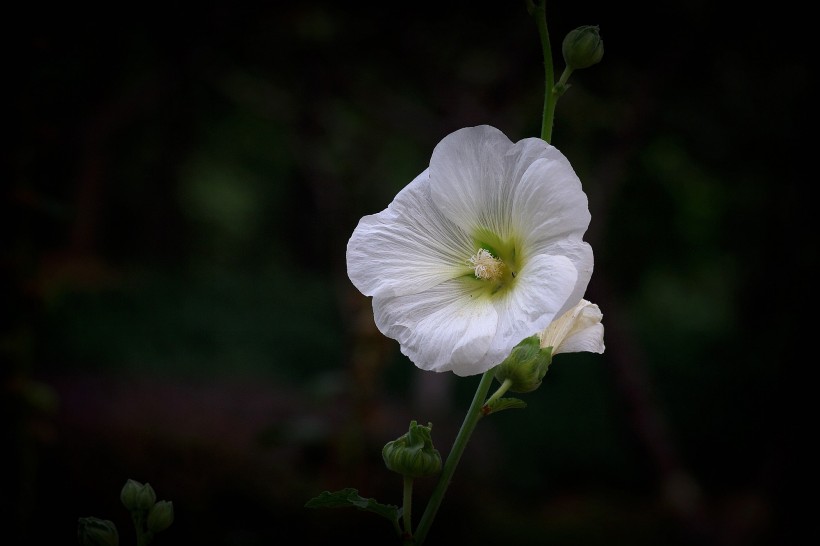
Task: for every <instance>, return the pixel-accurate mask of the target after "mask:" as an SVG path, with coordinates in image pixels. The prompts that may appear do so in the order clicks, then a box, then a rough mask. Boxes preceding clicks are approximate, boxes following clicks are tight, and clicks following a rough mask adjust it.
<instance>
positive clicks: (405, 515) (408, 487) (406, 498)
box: [401, 476, 413, 537]
mask: <svg viewBox="0 0 820 546" xmlns="http://www.w3.org/2000/svg"><path fill="white" fill-rule="evenodd" d="M412 510H413V478H410V477H408V476H404V495H403V498H402V512H401V519H402V521H403V522H404V534H405V536H408V537H411V536H413V516H412Z"/></svg>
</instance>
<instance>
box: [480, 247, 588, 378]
mask: <svg viewBox="0 0 820 546" xmlns="http://www.w3.org/2000/svg"><path fill="white" fill-rule="evenodd" d="M577 277H578V274H577V272H576V270H575V266H574V265H573V264H572V262H571V261H570V260H569V259H568V258H566V257H565V256H548V255H541V256H536V257H534V258H533V259H532V260H530V261H529V263H527V265H526V266H525V267H524V268H523V269H522V270H521V272H520V274H519V275H518V277H517V279H516V285H515V287H514V289H513V290H510V291H509V293H508V294H507V295H506V297H505V298H503V299H502V300H500V301H496V310H497V311H498V316H499V320H498V328H497V331H496V335H495V337H494V338H493V340H492V343H491V345H490V347H489V348H488V350H487V355H486V357H485V358H484V359H483V360H482V361H481V362H480V363H478V364H477V365H476V366H477V368H478V369H480V370H481V371H480V372H476V373H482V372H485V371H487V370H489V369H490V368H493V367H494V366H496V365H498V364H500V363H501V362H502V361H503V360H504V359H505V358H507V356H509V354H510V351H511V350H512V348H513V347H515V346H516V345H518V343H520V342H521V340H522V339H524V338H527V337H530V336H532V335H535V334H537V333H538V332H540V331H541V330H542V329H543V328H544V327H545V326H546V325H547V324H549V323H550V322H552V320H553V319H554V318H555V317H556V316H558V312H559V311H560V309H561V308H562V307H563V305H564V303H565V302H566V300H567V298H568V297H569V295H570V294H571V293H572V291H573V290H574V288H575V285H576V281H577Z"/></svg>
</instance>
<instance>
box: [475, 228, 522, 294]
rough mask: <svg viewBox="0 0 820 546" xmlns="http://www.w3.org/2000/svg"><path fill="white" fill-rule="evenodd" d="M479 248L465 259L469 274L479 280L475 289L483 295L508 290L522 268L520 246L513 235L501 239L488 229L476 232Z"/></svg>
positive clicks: (476, 242) (476, 243)
mask: <svg viewBox="0 0 820 546" xmlns="http://www.w3.org/2000/svg"><path fill="white" fill-rule="evenodd" d="M474 241H475V245H476V252H475V254H473V255H472V256H470V257H469V259H468V260H467V261H466V265H468V266H470V267H471V268H472V274H470V275H468V276H467V277H466V278H467V279H468V280H470V281H471V282H473V283H477V285H476V286H475V288H476V290H477V291H478V292H479V293H480V294H482V295H494V294H497V293H498V292H503V291H505V290H509V289H510V288H511V287H512V286H513V285H514V284H515V278H516V275H517V274H518V271H520V269H521V261H520V253H519V252H517V251H516V249H517V248H518V247H519V245H517V244H516V243H515V240H514V239H513V238H510V239H506V240H502V239H501V238H500V237H498V236H497V235H495V234H493V233H490V232H488V231H481V232H479V233H476V234H475V236H474Z"/></svg>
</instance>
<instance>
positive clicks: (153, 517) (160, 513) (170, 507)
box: [148, 500, 174, 533]
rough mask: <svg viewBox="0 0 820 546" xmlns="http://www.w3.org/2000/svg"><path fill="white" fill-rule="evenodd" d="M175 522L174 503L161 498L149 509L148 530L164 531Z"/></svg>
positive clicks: (154, 531)
mask: <svg viewBox="0 0 820 546" xmlns="http://www.w3.org/2000/svg"><path fill="white" fill-rule="evenodd" d="M173 522H174V503H173V502H171V501H165V500H161V501H159V502H157V503H156V504H155V505H154V506H152V507H151V510H149V511H148V530H149V531H151V532H153V533H159V532H160V531H164V530H165V529H167V528H168V527H170V526H171V524H172V523H173Z"/></svg>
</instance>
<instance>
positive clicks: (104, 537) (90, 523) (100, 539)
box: [77, 518, 120, 546]
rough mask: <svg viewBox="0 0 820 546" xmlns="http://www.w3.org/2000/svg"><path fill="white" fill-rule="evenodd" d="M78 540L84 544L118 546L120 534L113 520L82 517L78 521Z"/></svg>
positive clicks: (85, 545)
mask: <svg viewBox="0 0 820 546" xmlns="http://www.w3.org/2000/svg"><path fill="white" fill-rule="evenodd" d="M77 540H78V541H79V542H80V544H81V545H82V546H118V545H119V543H120V536H119V534H118V533H117V526H116V525H114V523H113V522H112V521H109V520H107V519H99V518H80V519H79V521H78V522H77Z"/></svg>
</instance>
